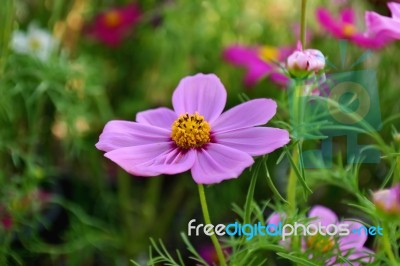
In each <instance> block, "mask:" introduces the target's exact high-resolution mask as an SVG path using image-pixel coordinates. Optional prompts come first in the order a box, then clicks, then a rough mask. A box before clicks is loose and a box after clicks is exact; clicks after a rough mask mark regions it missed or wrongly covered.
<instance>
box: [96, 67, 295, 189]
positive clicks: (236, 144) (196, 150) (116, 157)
mask: <svg viewBox="0 0 400 266" xmlns="http://www.w3.org/2000/svg"><path fill="white" fill-rule="evenodd" d="M226 96H227V95H226V90H225V88H224V86H223V85H222V83H221V81H220V80H219V78H218V77H217V76H215V75H213V74H208V75H204V74H197V75H195V76H189V77H186V78H183V79H182V80H181V81H180V83H179V85H178V87H177V88H176V90H175V92H174V94H173V96H172V105H173V110H171V109H169V108H164V107H161V108H157V109H152V110H148V111H144V112H140V113H138V114H137V115H136V122H128V121H117V120H114V121H110V122H108V123H107V124H106V126H105V127H104V130H103V133H102V134H101V135H100V140H99V142H98V143H97V144H96V147H97V148H98V149H99V150H102V151H105V152H106V153H105V157H107V158H109V159H111V160H112V161H114V162H115V163H117V164H118V165H119V166H121V167H122V168H123V169H124V170H125V171H127V172H129V173H131V174H133V175H139V176H156V175H160V174H177V173H182V172H185V171H187V170H191V173H192V177H193V179H194V180H195V182H196V183H199V184H212V183H219V182H221V181H223V180H226V179H230V178H236V177H238V176H239V175H240V174H241V173H242V172H243V170H244V169H245V168H247V167H249V166H250V165H252V164H253V163H254V160H253V158H252V156H258V155H263V154H266V153H270V152H272V151H274V150H275V149H277V148H280V147H282V146H284V145H285V144H287V143H288V142H289V134H288V132H287V131H286V130H282V129H278V128H271V127H257V126H260V125H263V124H265V123H267V122H268V120H270V119H271V118H272V117H273V116H274V115H275V112H276V108H277V106H276V103H275V102H274V101H273V100H270V99H255V100H251V101H248V102H245V103H242V104H240V105H238V106H236V107H234V108H232V109H230V110H228V111H226V112H225V113H222V111H223V109H224V107H225V103H226Z"/></svg>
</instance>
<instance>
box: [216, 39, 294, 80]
mask: <svg viewBox="0 0 400 266" xmlns="http://www.w3.org/2000/svg"><path fill="white" fill-rule="evenodd" d="M293 50H294V49H293V48H290V47H281V48H276V47H271V46H258V47H247V46H242V45H231V46H229V47H227V48H226V49H225V50H224V52H223V57H224V59H225V60H226V61H228V62H229V63H231V64H233V65H234V66H238V67H243V68H245V69H246V70H247V74H246V76H245V78H244V83H245V85H246V86H249V87H250V86H254V85H255V84H257V82H259V81H260V80H261V79H263V78H265V77H268V78H269V79H270V80H271V81H273V82H275V83H276V84H278V85H280V86H282V87H285V86H286V85H287V84H288V82H289V81H290V79H289V78H288V77H287V76H286V75H285V74H284V73H283V67H284V64H285V61H286V58H287V56H288V55H289V54H290V53H291V52H292V51H293Z"/></svg>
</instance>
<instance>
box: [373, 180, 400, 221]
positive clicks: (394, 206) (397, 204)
mask: <svg viewBox="0 0 400 266" xmlns="http://www.w3.org/2000/svg"><path fill="white" fill-rule="evenodd" d="M373 202H374V204H375V206H376V208H377V209H378V210H381V211H383V212H385V213H387V214H397V215H400V184H397V185H395V186H394V187H392V188H390V189H384V190H379V191H377V192H375V193H374V194H373Z"/></svg>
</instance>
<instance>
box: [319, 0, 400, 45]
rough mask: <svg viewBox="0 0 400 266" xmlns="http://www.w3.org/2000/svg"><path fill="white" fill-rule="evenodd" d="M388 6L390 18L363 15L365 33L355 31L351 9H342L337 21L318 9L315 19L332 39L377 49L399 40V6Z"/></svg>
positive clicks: (369, 14)
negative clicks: (390, 13)
mask: <svg viewBox="0 0 400 266" xmlns="http://www.w3.org/2000/svg"><path fill="white" fill-rule="evenodd" d="M388 6H389V9H390V10H391V12H392V17H391V18H389V17H385V16H381V15H379V14H377V13H375V12H371V11H367V12H366V13H365V24H366V31H365V32H361V31H358V30H357V28H356V25H355V17H354V10H353V9H351V8H347V9H343V10H342V11H341V13H340V19H339V20H337V19H336V18H334V16H333V15H332V14H331V13H330V12H329V11H328V10H326V9H324V8H319V9H318V10H317V18H318V20H319V22H320V23H321V26H322V27H323V28H324V29H325V30H327V31H328V32H330V33H331V34H332V35H333V36H334V37H336V38H340V39H348V40H349V41H351V42H353V43H355V44H357V45H359V46H361V47H365V48H369V49H379V48H383V47H384V46H386V45H388V44H389V43H391V42H393V41H394V40H398V39H400V30H399V25H400V4H398V3H394V2H391V3H388Z"/></svg>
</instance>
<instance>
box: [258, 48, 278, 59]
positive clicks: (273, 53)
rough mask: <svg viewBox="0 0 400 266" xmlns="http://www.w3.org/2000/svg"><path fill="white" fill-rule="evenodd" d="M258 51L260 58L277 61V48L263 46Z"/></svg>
mask: <svg viewBox="0 0 400 266" xmlns="http://www.w3.org/2000/svg"><path fill="white" fill-rule="evenodd" d="M258 53H259V56H260V57H261V59H262V60H264V61H267V62H270V61H278V57H279V50H278V49H277V48H276V47H272V46H263V47H261V48H260V49H259V51H258Z"/></svg>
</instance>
